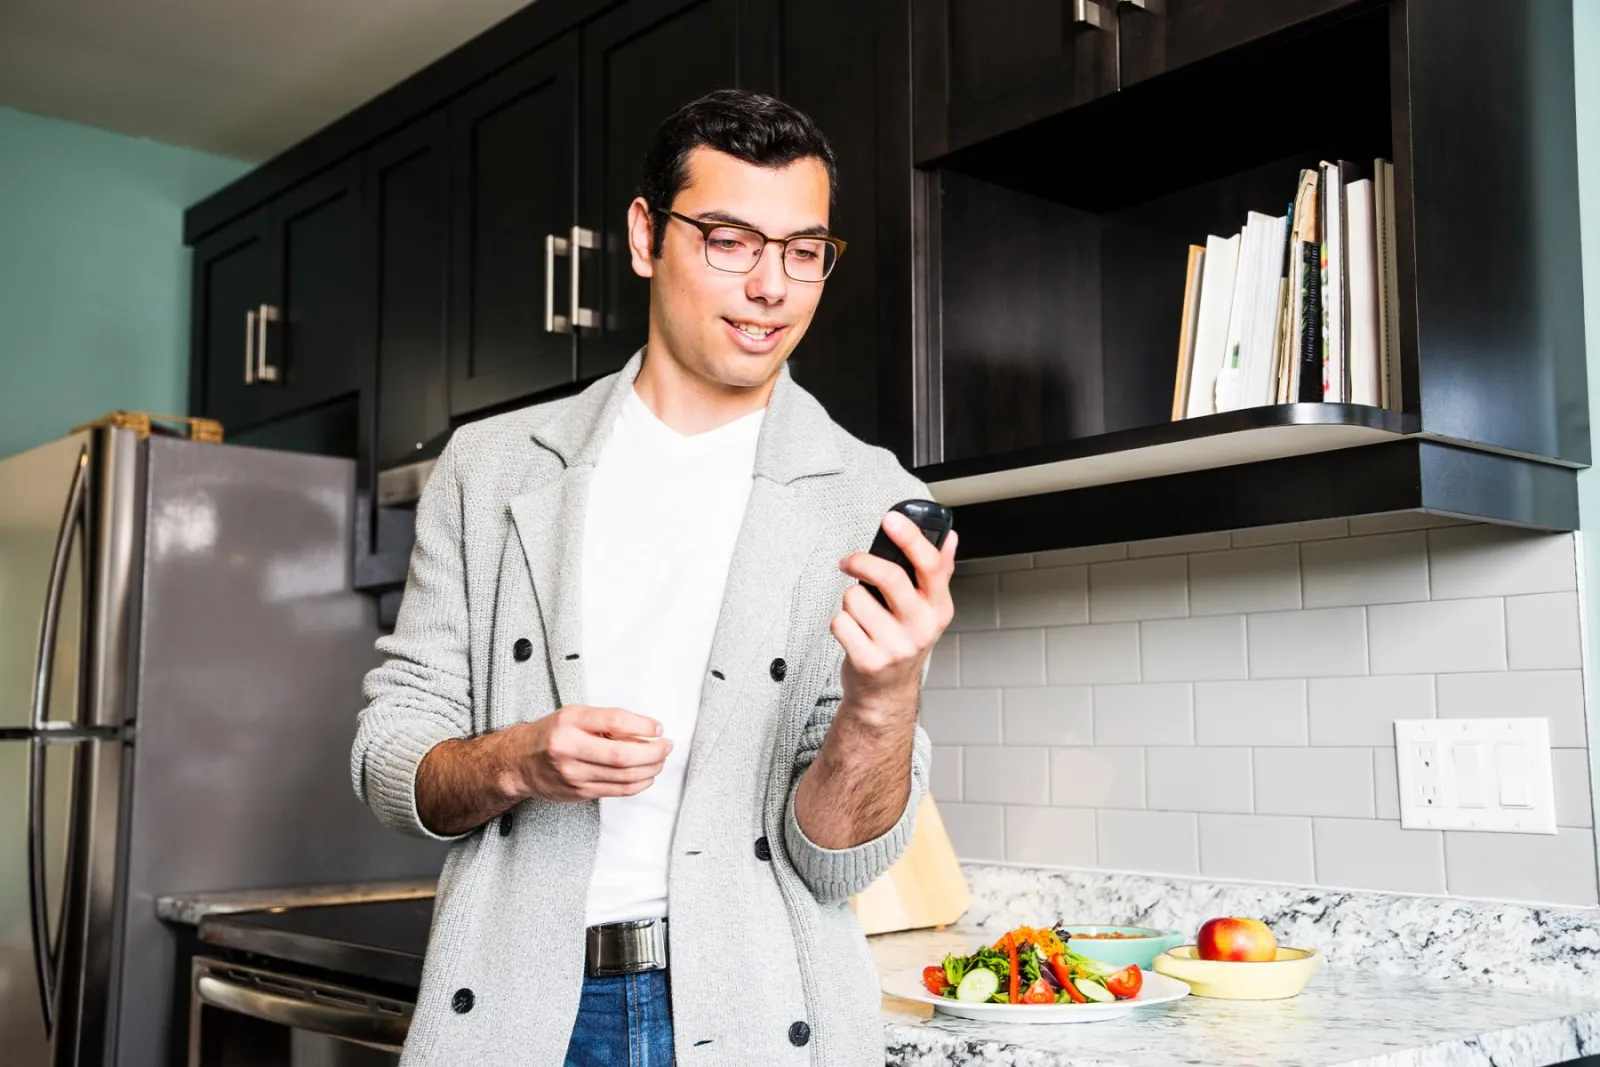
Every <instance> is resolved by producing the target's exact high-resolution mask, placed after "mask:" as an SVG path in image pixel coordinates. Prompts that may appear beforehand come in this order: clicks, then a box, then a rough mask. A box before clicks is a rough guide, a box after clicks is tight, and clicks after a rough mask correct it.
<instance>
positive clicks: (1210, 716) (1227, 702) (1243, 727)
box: [1194, 678, 1307, 746]
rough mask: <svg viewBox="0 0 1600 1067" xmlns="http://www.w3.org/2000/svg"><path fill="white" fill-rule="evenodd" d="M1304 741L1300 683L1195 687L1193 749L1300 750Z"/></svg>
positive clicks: (1274, 680) (1284, 681) (1303, 695)
mask: <svg viewBox="0 0 1600 1067" xmlns="http://www.w3.org/2000/svg"><path fill="white" fill-rule="evenodd" d="M1306 741H1307V731H1306V683H1305V682H1304V680H1302V679H1299V678H1271V679H1261V680H1257V681H1248V682H1196V683H1195V685H1194V743H1195V744H1197V745H1257V746H1259V745H1304V744H1305V743H1306Z"/></svg>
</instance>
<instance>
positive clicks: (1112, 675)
mask: <svg viewBox="0 0 1600 1067" xmlns="http://www.w3.org/2000/svg"><path fill="white" fill-rule="evenodd" d="M1044 637H1045V676H1046V677H1047V678H1048V679H1049V681H1050V684H1051V685H1089V684H1092V683H1096V682H1137V681H1138V680H1139V624H1138V623H1136V622H1113V623H1107V624H1104V625H1100V626H1060V627H1052V628H1051V629H1049V630H1046V631H1045V632H1044Z"/></svg>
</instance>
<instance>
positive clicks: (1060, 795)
mask: <svg viewBox="0 0 1600 1067" xmlns="http://www.w3.org/2000/svg"><path fill="white" fill-rule="evenodd" d="M1050 803H1052V804H1056V805H1059V806H1061V807H1072V808H1142V807H1144V806H1145V805H1144V749H1142V748H1117V747H1114V746H1111V745H1096V746H1094V747H1092V748H1058V749H1055V750H1054V751H1052V752H1051V753H1050Z"/></svg>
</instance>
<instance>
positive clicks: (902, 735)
mask: <svg viewBox="0 0 1600 1067" xmlns="http://www.w3.org/2000/svg"><path fill="white" fill-rule="evenodd" d="M911 699H912V705H913V711H912V712H911V713H909V714H907V713H900V714H892V715H887V716H869V715H865V714H860V713H858V712H857V711H856V709H853V708H851V707H850V706H849V705H848V703H847V704H845V705H842V706H841V707H840V708H839V711H838V714H837V715H835V716H834V720H833V725H832V726H830V727H829V729H828V736H827V739H826V740H825V741H823V743H822V748H820V749H819V750H818V751H817V758H816V760H815V761H813V762H812V764H811V766H810V767H809V768H807V769H806V771H805V773H804V774H802V775H801V776H800V788H799V789H798V790H797V791H796V792H795V799H794V806H795V813H794V814H795V821H796V822H798V823H799V824H800V829H802V830H804V831H805V835H806V837H807V838H808V839H809V840H810V841H812V842H813V843H814V844H816V845H818V846H819V847H821V848H828V849H844V848H854V847H855V846H856V845H860V844H862V843H864V842H867V841H871V840H873V839H874V838H876V837H880V836H882V835H883V834H884V833H885V832H886V831H888V830H889V829H890V828H891V827H893V826H894V824H895V823H896V822H898V821H899V820H900V815H901V813H902V812H904V811H905V807H906V801H907V799H908V798H909V797H910V796H911V749H912V743H913V741H914V740H915V737H916V725H917V724H916V715H915V711H914V707H915V701H916V698H915V697H913V698H911Z"/></svg>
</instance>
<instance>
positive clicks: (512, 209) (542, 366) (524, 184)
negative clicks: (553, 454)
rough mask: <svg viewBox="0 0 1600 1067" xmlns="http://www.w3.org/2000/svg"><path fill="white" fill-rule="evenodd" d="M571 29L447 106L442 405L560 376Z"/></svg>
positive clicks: (569, 355) (566, 371)
mask: <svg viewBox="0 0 1600 1067" xmlns="http://www.w3.org/2000/svg"><path fill="white" fill-rule="evenodd" d="M578 59H579V53H578V39H577V34H576V33H570V34H568V35H566V36H565V37H563V38H562V39H560V40H558V41H556V42H554V43H552V44H549V45H546V46H545V47H543V48H541V49H539V50H538V51H536V52H534V53H533V54H532V55H529V56H527V57H526V58H524V59H522V60H520V61H518V62H517V63H516V64H514V65H513V66H511V67H509V68H507V69H506V70H504V71H502V72H501V73H499V74H497V75H495V76H494V77H492V78H490V79H488V80H487V81H485V82H484V83H483V84H482V85H480V86H478V87H477V88H476V89H473V90H472V91H471V92H469V93H467V94H465V95H464V96H462V97H460V98H459V99H457V100H456V101H455V102H454V103H452V104H451V106H450V113H449V123H450V136H451V187H452V193H451V212H450V219H451V223H450V225H451V230H452V241H451V249H450V294H451V295H450V331H449V332H450V342H449V345H450V359H449V364H450V413H451V414H452V415H464V414H470V413H472V412H475V411H479V410H482V409H484V408H488V407H493V406H494V405H497V404H503V403H506V402H508V401H512V400H516V399H517V398H519V397H526V396H532V395H534V394H536V393H539V392H541V391H542V390H546V389H549V388H551V387H553V386H558V385H565V384H567V383H569V382H571V381H572V380H573V377H574V374H575V359H576V356H575V353H574V345H573V333H572V321H571V304H572V300H571V299H570V298H571V296H572V289H571V284H570V277H571V276H570V273H569V272H570V263H571V258H572V255H573V254H575V253H574V252H573V250H572V247H571V242H572V239H573V237H574V236H575V235H576V234H575V230H574V228H575V224H576V217H577V190H576V182H577V166H576V164H577V140H578V136H577V135H578V114H577V108H578Z"/></svg>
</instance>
